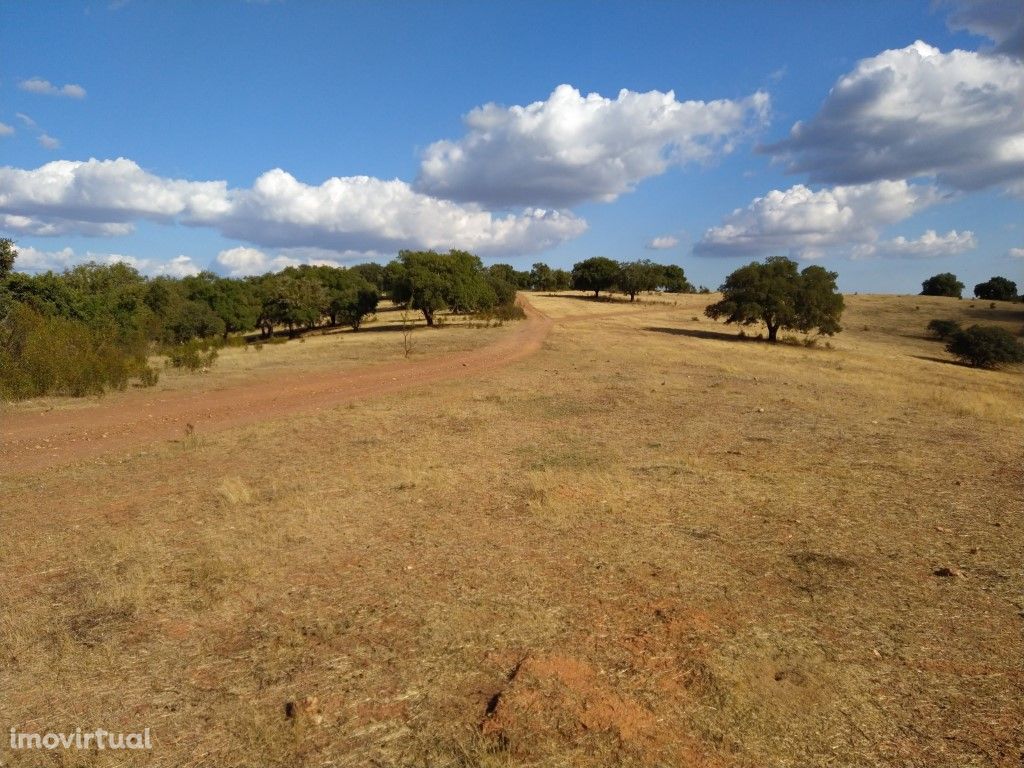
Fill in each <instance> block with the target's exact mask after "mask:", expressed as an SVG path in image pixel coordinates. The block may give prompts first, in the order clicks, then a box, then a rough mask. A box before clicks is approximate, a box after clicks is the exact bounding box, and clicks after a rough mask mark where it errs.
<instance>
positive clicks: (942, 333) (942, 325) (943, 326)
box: [928, 320, 960, 339]
mask: <svg viewBox="0 0 1024 768" xmlns="http://www.w3.org/2000/svg"><path fill="white" fill-rule="evenodd" d="M959 330H960V323H958V322H957V321H956V320H930V321H928V332H929V333H931V334H933V335H934V336H935V337H936V338H939V339H946V338H949V337H950V336H952V335H953V334H954V333H956V332H957V331H959Z"/></svg>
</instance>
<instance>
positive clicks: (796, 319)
mask: <svg viewBox="0 0 1024 768" xmlns="http://www.w3.org/2000/svg"><path fill="white" fill-rule="evenodd" d="M836 277H837V275H836V273H835V272H829V271H827V270H825V269H824V268H823V267H819V266H810V267H806V268H805V269H804V270H803V271H802V272H798V271H797V263H796V262H795V261H793V260H791V259H787V258H785V257H784V256H773V257H771V258H769V259H767V260H766V261H765V262H764V263H763V264H761V263H758V262H756V261H755V262H752V263H750V264H748V265H747V266H745V267H740V268H739V269H737V270H736V271H735V272H733V273H732V274H731V275H729V276H728V277H727V278H726V279H725V283H723V284H722V287H721V288H720V290H721V291H722V293H723V298H722V300H721V301H719V302H716V303H715V304H711V305H710V306H708V307H707V309H705V310H704V314H706V315H707V316H708V317H710V318H713V319H718V318H721V317H724V318H725V322H726V323H742V324H743V325H753V324H755V323H764V324H765V326H766V327H767V328H768V341H770V342H774V341H776V340H777V339H778V334H779V329H780V328H785V329H792V330H797V331H801V332H803V333H809V332H810V331H812V330H815V329H816V330H817V331H818V333H820V334H825V335H828V336H831V335H833V334H835V333H838V332H839V331H841V330H842V328H841V327H840V325H839V318H840V316H841V315H842V313H843V296H842V294H840V293H839V291H838V289H837V288H836Z"/></svg>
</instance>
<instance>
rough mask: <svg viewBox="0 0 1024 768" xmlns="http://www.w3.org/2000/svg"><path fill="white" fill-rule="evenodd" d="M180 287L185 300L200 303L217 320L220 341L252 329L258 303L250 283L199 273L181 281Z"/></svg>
mask: <svg viewBox="0 0 1024 768" xmlns="http://www.w3.org/2000/svg"><path fill="white" fill-rule="evenodd" d="M181 287H182V290H183V291H184V295H185V298H186V299H188V300H189V301H201V302H203V303H204V304H206V306H208V307H209V308H210V310H211V311H212V312H213V313H214V314H215V315H217V317H219V318H220V320H221V322H222V323H223V325H224V330H223V332H222V335H223V336H224V338H227V336H228V334H229V333H238V332H242V331H248V330H250V329H252V328H255V327H256V321H257V319H258V318H259V315H260V301H259V297H258V296H257V294H256V290H255V289H254V287H253V285H252V284H251V283H248V282H245V281H243V280H232V279H230V278H226V277H219V276H218V275H215V274H214V273H213V272H200V273H199V274H198V275H194V276H190V277H186V278H184V279H183V280H182V281H181Z"/></svg>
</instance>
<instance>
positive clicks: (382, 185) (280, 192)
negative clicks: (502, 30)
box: [0, 158, 587, 254]
mask: <svg viewBox="0 0 1024 768" xmlns="http://www.w3.org/2000/svg"><path fill="white" fill-rule="evenodd" d="M0 217H3V218H2V221H5V222H6V224H5V226H6V227H7V228H8V229H11V230H13V231H14V232H16V233H21V234H33V235H46V234H68V233H72V232H78V233H81V234H107V235H109V234H124V233H125V232H130V231H131V229H132V222H134V221H136V220H139V219H147V220H150V221H157V222H162V223H173V222H175V221H180V222H182V223H184V224H187V225H192V226H209V227H213V228H215V229H217V230H219V231H220V232H222V233H223V234H225V235H226V236H228V237H232V238H236V239H239V240H243V241H246V242H249V243H252V244H254V245H258V246H264V247H272V248H319V249H325V250H330V251H334V252H337V253H342V254H343V253H344V252H346V251H360V252H362V251H386V252H393V251H394V250H396V249H399V248H439V249H447V248H454V247H458V248H465V249H468V250H473V251H477V252H480V253H482V254H498V253H502V254H505V253H512V254H514V253H532V252H536V251H541V250H544V249H546V248H550V247H552V246H554V245H557V244H558V243H561V242H562V241H564V240H567V239H570V238H573V237H576V236H578V235H580V234H582V233H583V232H584V231H585V230H586V228H587V224H586V222H585V221H583V220H582V219H579V218H577V217H576V216H573V215H572V214H571V213H566V212H560V211H552V210H543V209H537V208H532V209H526V210H524V211H523V212H521V213H520V214H518V215H516V214H507V215H501V216H499V215H495V214H493V213H491V212H489V211H487V210H484V209H483V208H481V207H479V206H477V205H460V204H458V203H453V202H451V201H448V200H438V199H436V198H433V197H430V196H429V195H424V194H421V193H419V192H416V191H414V190H413V189H412V188H411V187H410V186H409V185H408V184H407V183H406V182H403V181H399V180H397V179H396V180H392V181H384V180H381V179H375V178H372V177H368V176H349V177H332V178H330V179H328V180H327V181H325V182H323V183H322V184H320V185H319V186H312V185H308V184H304V183H302V182H300V181H298V180H297V179H296V178H295V177H293V176H292V175H291V174H289V173H286V172H285V171H283V170H281V169H274V170H272V171H268V172H267V173H264V174H263V175H261V176H260V177H259V178H258V179H256V182H255V183H254V184H253V186H252V187H251V188H247V189H245V188H243V189H229V188H228V186H227V183H226V182H223V181H186V180H183V179H167V178H162V177H160V176H156V175H154V174H151V173H148V172H147V171H144V170H143V169H142V168H140V167H139V166H138V165H137V164H136V163H134V162H132V161H131V160H126V159H124V158H119V159H117V160H104V161H100V160H89V161H86V162H79V161H68V160H58V161H55V162H52V163H47V164H46V165H43V166H40V167H39V168H36V169H34V170H22V169H17V168H9V167H8V168H0Z"/></svg>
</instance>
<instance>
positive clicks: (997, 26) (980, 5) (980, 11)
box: [944, 0, 1024, 57]
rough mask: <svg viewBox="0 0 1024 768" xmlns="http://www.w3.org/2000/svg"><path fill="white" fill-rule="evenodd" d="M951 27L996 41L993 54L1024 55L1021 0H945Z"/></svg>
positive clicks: (1023, 12) (1023, 7)
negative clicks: (950, 8)
mask: <svg viewBox="0 0 1024 768" xmlns="http://www.w3.org/2000/svg"><path fill="white" fill-rule="evenodd" d="M944 5H946V6H951V7H952V9H953V10H952V13H951V14H950V16H949V19H948V20H947V23H948V24H949V28H950V29H954V30H966V31H968V32H970V33H971V34H974V35H981V36H982V37H987V38H989V39H990V40H992V41H993V42H995V48H994V49H993V52H994V53H1006V54H1010V55H1012V56H1017V57H1024V3H1021V2H1020V0H946V2H945V3H944Z"/></svg>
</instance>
